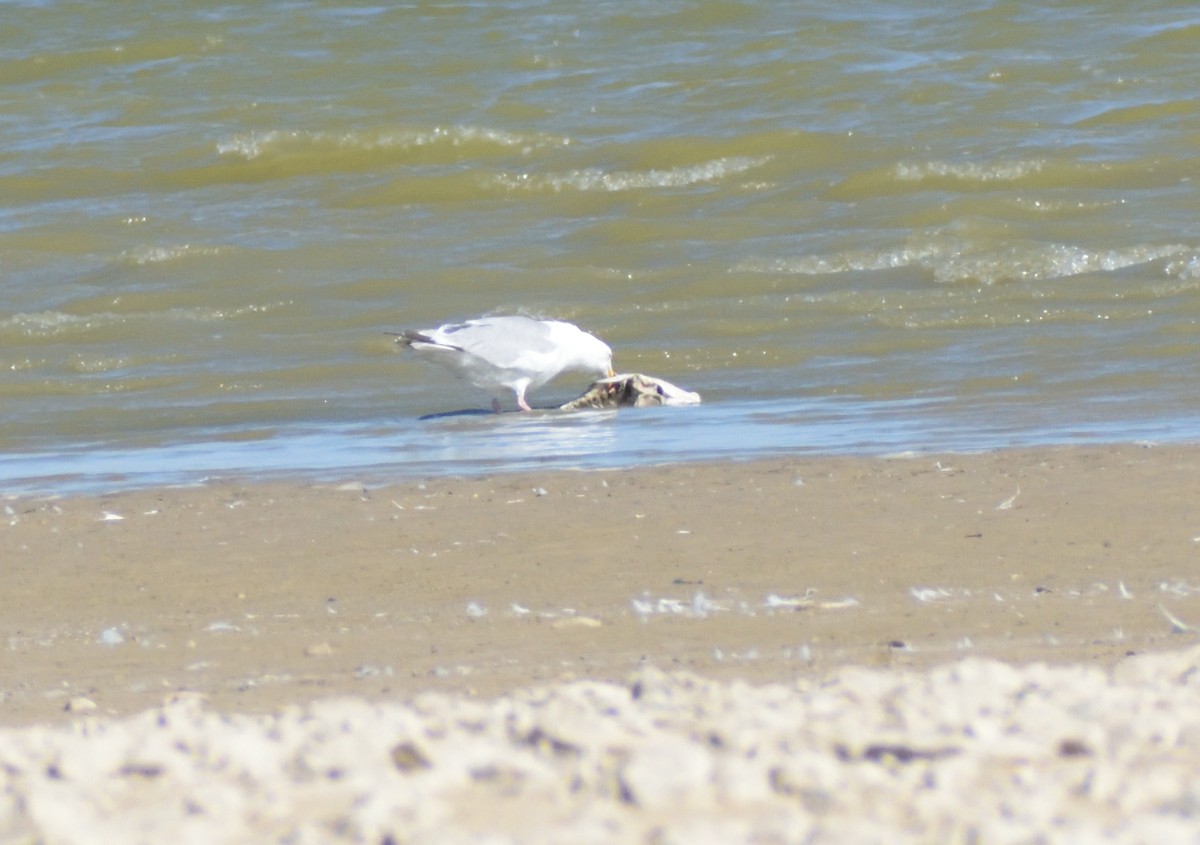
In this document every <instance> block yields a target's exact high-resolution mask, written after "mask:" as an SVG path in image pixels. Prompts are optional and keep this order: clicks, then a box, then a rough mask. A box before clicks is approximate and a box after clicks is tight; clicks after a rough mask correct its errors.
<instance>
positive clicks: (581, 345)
mask: <svg viewBox="0 0 1200 845" xmlns="http://www.w3.org/2000/svg"><path fill="white" fill-rule="evenodd" d="M575 347H576V351H577V357H576V363H577V365H578V368H579V369H580V370H583V371H584V372H587V373H590V374H593V375H602V376H611V375H614V370H613V365H612V355H613V353H612V349H611V348H609V345H608V344H607V343H605V342H604V341H602V340H601V339H600V338H598V337H596V336H595V335H590V334H588V333H587V332H585V331H583V330H582V329H581V330H580V332H579V339H578V341H576V344H575Z"/></svg>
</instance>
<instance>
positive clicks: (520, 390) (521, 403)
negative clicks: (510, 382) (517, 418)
mask: <svg viewBox="0 0 1200 845" xmlns="http://www.w3.org/2000/svg"><path fill="white" fill-rule="evenodd" d="M513 391H514V392H515V393H516V394H517V407H518V408H520V409H521V410H522V411H532V410H533V408H530V407H529V403H528V402H526V401H525V388H524V386H522V387H517V388H513Z"/></svg>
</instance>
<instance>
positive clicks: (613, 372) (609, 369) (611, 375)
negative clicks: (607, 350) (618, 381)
mask: <svg viewBox="0 0 1200 845" xmlns="http://www.w3.org/2000/svg"><path fill="white" fill-rule="evenodd" d="M616 374H617V371H616V370H614V369H613V368H612V364H609V365H608V377H609V378H612V377H613V376H615V375H616Z"/></svg>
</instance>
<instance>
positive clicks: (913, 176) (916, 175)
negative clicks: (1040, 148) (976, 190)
mask: <svg viewBox="0 0 1200 845" xmlns="http://www.w3.org/2000/svg"><path fill="white" fill-rule="evenodd" d="M1045 166H1046V162H1045V161H1042V160H1040V159H1025V160H1019V161H1000V162H991V163H979V162H973V161H966V162H949V161H925V162H901V163H899V164H897V165H896V167H895V169H894V170H893V172H894V174H895V176H896V178H897V179H899V180H900V181H902V182H920V181H922V180H925V179H930V178H933V179H958V180H961V181H964V182H1015V181H1016V180H1018V179H1023V178H1024V177H1026V176H1028V175H1030V174H1031V173H1038V172H1040V171H1041V170H1042V168H1044V167H1045Z"/></svg>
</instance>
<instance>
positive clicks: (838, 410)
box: [0, 397, 1197, 493]
mask: <svg viewBox="0 0 1200 845" xmlns="http://www.w3.org/2000/svg"><path fill="white" fill-rule="evenodd" d="M1029 420H1030V416H1029V409H1028V408H1019V407H1009V406H1007V405H1004V404H997V405H996V406H993V407H978V408H971V409H963V408H961V407H956V406H955V405H954V404H953V403H951V402H947V401H944V400H934V399H916V400H888V401H880V400H867V399H862V398H852V397H832V398H831V397H805V398H798V399H791V400H773V401H756V402H734V403H715V404H707V405H697V406H692V407H685V408H642V409H624V410H620V411H616V410H605V411H587V412H555V411H534V412H532V413H520V414H519V413H506V414H493V413H490V412H487V413H482V414H474V413H467V414H450V415H443V416H439V417H433V418H425V419H419V420H418V419H413V420H401V421H398V422H396V423H394V424H392V425H388V426H381V425H363V424H353V425H344V426H341V427H320V428H317V427H312V428H308V429H305V428H302V427H296V428H293V429H280V430H278V431H277V432H276V433H275V434H274V436H271V437H269V438H267V439H260V440H249V441H247V440H217V439H210V440H208V441H206V442H189V443H184V444H163V445H161V446H157V447H145V446H139V447H137V448H132V447H131V448H123V449H98V450H88V449H77V450H71V451H63V452H59V453H48V452H39V453H27V454H10V455H7V456H0V489H2V490H3V491H4V492H7V493H17V492H31V491H53V492H56V493H66V492H95V491H103V490H110V489H116V488H123V487H141V486H149V485H156V484H194V483H199V482H202V481H205V480H210V479H213V478H219V477H235V478H237V477H249V478H263V477H268V478H269V477H275V478H288V477H303V478H315V479H318V480H324V481H335V480H339V481H344V480H347V479H350V478H353V479H355V480H357V481H361V482H362V483H364V484H387V483H392V482H397V481H401V480H404V479H411V478H421V477H427V476H443V475H475V474H483V473H489V472H511V471H522V470H536V469H546V470H549V469H605V468H608V469H611V468H619V467H632V466H645V465H654V464H661V463H670V462H678V461H693V460H713V459H737V460H742V459H750V458H759V457H767V456H772V455H814V454H831V455H832V454H842V455H845V454H863V455H886V454H892V453H898V452H908V451H915V452H973V451H982V450H988V449H997V448H1004V447H1009V446H1027V445H1042V444H1068V443H1095V442H1116V441H1126V442H1128V441H1130V440H1135V439H1152V440H1162V441H1179V440H1188V439H1195V436H1196V433H1197V432H1196V430H1195V426H1194V425H1188V424H1180V418H1179V416H1178V415H1177V414H1160V415H1157V416H1156V415H1155V409H1154V408H1147V409H1145V414H1144V415H1143V417H1141V418H1137V419H1133V420H1130V419H1129V417H1128V414H1127V413H1123V414H1121V415H1116V416H1112V415H1110V414H1108V413H1106V409H1105V408H1104V407H1103V406H1102V405H1095V406H1090V407H1088V408H1081V409H1080V413H1079V414H1078V415H1077V416H1075V417H1073V418H1070V419H1064V418H1062V417H1061V416H1045V417H1042V418H1040V419H1039V420H1038V424H1037V425H1033V426H1031V425H1030V423H1029ZM51 466H53V467H61V470H59V471H57V472H51V473H47V471H46V470H47V467H51Z"/></svg>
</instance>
